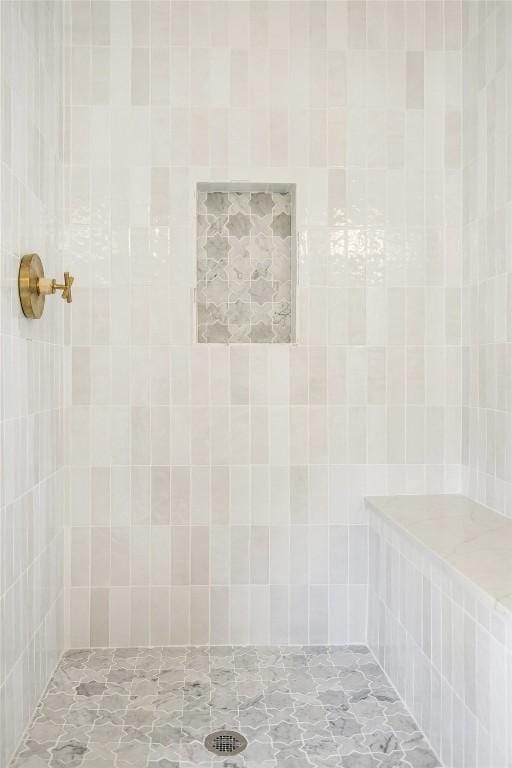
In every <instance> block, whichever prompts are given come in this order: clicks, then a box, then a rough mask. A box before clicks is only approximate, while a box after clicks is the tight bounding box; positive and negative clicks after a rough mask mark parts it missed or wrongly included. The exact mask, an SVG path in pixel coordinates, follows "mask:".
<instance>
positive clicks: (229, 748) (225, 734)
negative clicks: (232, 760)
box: [204, 731, 247, 755]
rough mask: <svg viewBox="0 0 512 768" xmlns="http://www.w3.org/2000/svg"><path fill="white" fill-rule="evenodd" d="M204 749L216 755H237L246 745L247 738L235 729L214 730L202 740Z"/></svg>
mask: <svg viewBox="0 0 512 768" xmlns="http://www.w3.org/2000/svg"><path fill="white" fill-rule="evenodd" d="M204 745H205V747H206V749H208V750H209V751H210V752H213V753H214V754H216V755H238V753H239V752H242V751H243V750H244V749H245V748H246V746H247V739H246V738H245V737H244V736H242V734H241V733H237V732H236V731H215V733H210V735H209V736H207V737H206V739H205V740H204Z"/></svg>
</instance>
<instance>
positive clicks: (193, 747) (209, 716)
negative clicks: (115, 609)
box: [11, 646, 441, 768]
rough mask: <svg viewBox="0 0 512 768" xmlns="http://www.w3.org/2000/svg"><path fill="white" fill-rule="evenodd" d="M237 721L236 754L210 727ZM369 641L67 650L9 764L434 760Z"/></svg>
mask: <svg viewBox="0 0 512 768" xmlns="http://www.w3.org/2000/svg"><path fill="white" fill-rule="evenodd" d="M220 728H229V729H235V730H238V731H240V732H241V733H243V735H244V736H245V737H246V738H247V740H248V747H247V749H246V750H245V751H244V752H243V753H241V754H240V755H237V756H236V757H232V758H229V757H224V758H222V757H219V758H215V757H213V758H212V755H211V754H210V753H209V752H207V751H206V749H205V747H204V746H203V741H204V738H205V736H206V735H207V734H208V733H209V732H211V731H213V730H217V729H220ZM440 765H441V763H440V762H439V760H438V759H437V757H436V756H435V755H434V753H433V752H432V750H431V749H430V747H429V745H428V743H427V742H426V740H425V738H424V737H423V735H422V733H421V732H420V730H419V728H418V726H417V724H416V723H415V721H414V720H413V718H412V717H411V715H410V714H409V713H408V712H407V710H406V709H405V707H404V705H403V704H402V702H401V700H400V699H399V697H398V694H397V693H396V691H395V690H394V688H392V687H391V685H390V683H389V680H388V678H387V677H386V676H385V675H384V673H383V671H382V669H381V668H380V666H379V665H378V664H377V663H376V661H375V658H374V656H373V655H372V654H371V653H370V651H369V650H368V648H366V647H365V646H331V647H301V646H295V647H294V646H291V647H290V646H287V647H264V648H263V647H250V646H248V647H232V646H221V647H169V648H118V649H88V650H77V651H69V652H67V653H66V654H65V655H64V657H63V658H62V661H61V664H60V665H59V667H58V669H57V670H56V672H55V674H54V676H53V678H52V680H51V681H50V684H49V687H48V690H47V692H46V695H45V696H44V698H43V699H42V701H41V702H40V704H39V706H38V707H37V709H36V712H35V715H34V719H33V721H32V724H31V726H30V729H29V730H28V733H27V734H26V738H25V740H24V743H23V744H22V746H21V747H20V749H19V751H18V753H17V755H16V756H15V758H14V760H13V762H12V764H11V768H65V767H68V766H73V768H75V767H78V766H83V768H192V766H204V767H205V768H206V767H208V768H212V767H213V766H223V767H224V768H243V767H245V768H436V766H440Z"/></svg>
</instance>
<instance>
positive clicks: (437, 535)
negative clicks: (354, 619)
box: [366, 494, 512, 768]
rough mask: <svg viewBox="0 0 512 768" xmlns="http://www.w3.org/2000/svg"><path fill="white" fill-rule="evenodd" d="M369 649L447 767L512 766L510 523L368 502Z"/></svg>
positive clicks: (425, 500) (475, 512)
mask: <svg viewBox="0 0 512 768" xmlns="http://www.w3.org/2000/svg"><path fill="white" fill-rule="evenodd" d="M366 507H367V510H368V516H369V526H370V575H369V581H370V590H369V615H368V635H369V644H370V647H371V648H372V650H373V651H374V653H375V654H376V656H377V657H378V659H379V661H380V663H381V664H382V666H383V668H384V669H385V671H386V672H387V673H388V675H389V677H390V678H391V680H392V682H393V683H394V685H395V686H396V687H397V688H398V690H399V692H400V694H401V695H402V697H403V699H404V700H405V703H406V704H407V705H408V706H409V708H410V709H411V711H412V713H413V714H414V715H415V717H416V719H417V720H418V722H419V724H420V726H421V727H422V729H423V730H424V732H425V734H426V735H427V737H428V738H429V739H430V741H431V743H432V746H433V748H434V750H435V751H437V753H438V754H439V756H440V758H441V760H442V762H443V763H444V765H445V766H453V768H459V766H460V768H466V766H475V768H476V766H478V768H509V766H512V727H511V723H512V519H510V518H507V517H504V516H502V515H499V514H497V513H496V512H493V511H492V510H491V509H488V508H487V507H484V506H483V505H481V504H478V503H476V502H475V501H472V500H471V499H469V498H467V497H465V496H461V495H455V494H442V495H430V496H372V497H368V498H367V499H366Z"/></svg>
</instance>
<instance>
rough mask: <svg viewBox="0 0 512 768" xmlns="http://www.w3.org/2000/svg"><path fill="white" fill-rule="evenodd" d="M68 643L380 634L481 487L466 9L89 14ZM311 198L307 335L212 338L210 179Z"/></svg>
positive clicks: (302, 212)
mask: <svg viewBox="0 0 512 768" xmlns="http://www.w3.org/2000/svg"><path fill="white" fill-rule="evenodd" d="M71 10H72V23H71V30H70V45H69V47H68V49H67V61H68V63H69V72H70V83H69V87H68V89H67V99H68V107H69V115H70V121H69V156H68V158H67V160H68V187H67V193H68V200H69V210H68V217H67V218H68V222H67V223H68V225H69V226H68V232H69V246H70V254H71V259H72V266H73V270H74V271H75V273H76V275H77V289H76V304H75V306H74V313H73V328H72V344H73V372H72V382H73V383H72V399H73V400H72V408H71V414H70V424H71V446H70V465H71V479H72V482H71V497H70V507H69V552H70V562H69V569H68V586H69V606H70V621H69V624H68V636H69V642H70V644H72V645H88V644H89V643H91V644H93V645H106V644H115V645H123V644H134V643H135V644H148V643H155V642H156V643H168V642H170V643H182V642H193V643H200V642H209V641H211V642H216V643H224V642H241V643H244V642H258V643H260V642H263V643H264V642H277V641H279V642H288V641H289V642H327V641H330V642H346V641H360V640H364V638H365V636H366V627H365V616H366V610H365V601H366V591H367V580H368V577H367V552H368V549H367V527H366V523H367V520H366V515H365V512H364V507H363V504H362V496H363V495H364V493H374V494H377V493H386V491H389V492H406V491H409V492H415V491H419V492H422V491H430V492H437V491H443V490H458V487H459V484H460V477H459V474H460V473H459V468H460V434H461V409H460V404H461V388H462V385H461V370H462V368H461V349H460V342H461V337H460V320H459V306H460V277H461V253H460V230H461V189H462V178H461V158H460V123H461V117H460V116H461V87H460V84H461V5H460V3H458V2H447V3H446V4H437V3H426V4H425V3H423V2H414V3H394V2H390V3H388V2H368V3H366V2H348V3H347V2H290V3H287V2H269V3H266V2H247V3H245V2H238V3H220V2H190V3H188V2H181V1H176V2H174V1H173V2H151V3H149V2H133V3H129V2H112V3H108V2H94V3H92V4H91V3H88V2H74V3H72V8H71ZM210 180H223V181H226V180H228V181H229V180H232V181H234V180H249V181H254V182H281V183H283V182H284V183H296V184H297V224H298V229H299V261H300V264H299V285H298V291H297V296H298V306H297V321H298V328H297V335H298V343H297V344H296V345H293V346H285V345H282V346H281V347H280V348H278V349H276V348H268V347H266V346H264V345H261V346H260V347H259V348H258V349H252V348H251V349H249V348H248V347H245V346H243V345H241V346H236V345H233V346H230V347H229V348H228V347H225V346H217V345H215V346H207V345H196V344H195V343H194V342H193V339H194V333H193V327H192V323H193V317H194V314H195V313H194V308H193V303H192V297H193V293H192V289H193V286H194V284H195V275H194V227H193V221H194V189H195V184H196V183H197V182H198V181H210Z"/></svg>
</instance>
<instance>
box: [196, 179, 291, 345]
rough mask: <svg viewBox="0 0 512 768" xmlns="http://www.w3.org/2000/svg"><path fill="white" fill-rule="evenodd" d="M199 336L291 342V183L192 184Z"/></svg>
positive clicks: (219, 339) (208, 340)
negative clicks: (193, 189)
mask: <svg viewBox="0 0 512 768" xmlns="http://www.w3.org/2000/svg"><path fill="white" fill-rule="evenodd" d="M196 215H197V229H196V258H197V288H196V305H197V336H196V339H197V341H198V342H199V343H223V344H232V343H249V344H254V343H267V344H290V343H292V342H294V341H295V282H296V248H295V243H296V223H295V184H262V183H256V182H255V183H249V182H247V183H243V184H239V183H233V182H225V183H224V182H204V183H201V182H200V183H198V184H197V189H196Z"/></svg>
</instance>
